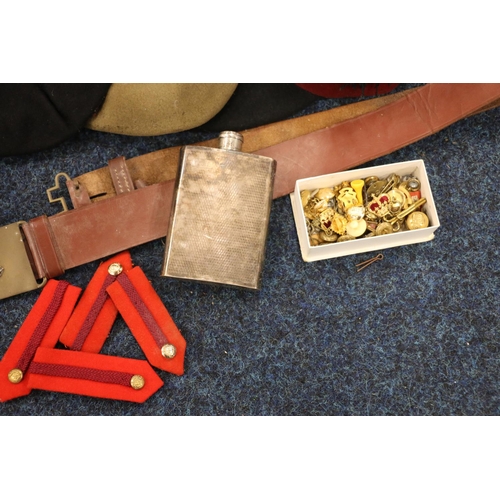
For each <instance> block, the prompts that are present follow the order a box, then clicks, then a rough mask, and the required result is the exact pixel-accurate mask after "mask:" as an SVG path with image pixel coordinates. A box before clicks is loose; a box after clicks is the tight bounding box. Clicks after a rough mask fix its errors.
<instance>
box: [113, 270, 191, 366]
mask: <svg viewBox="0 0 500 500" xmlns="http://www.w3.org/2000/svg"><path fill="white" fill-rule="evenodd" d="M107 291H108V293H109V295H110V296H111V298H112V299H113V302H114V303H115V305H116V307H117V308H118V310H119V312H120V314H121V315H122V316H123V319H124V320H125V321H126V323H127V325H128V327H129V328H130V330H131V331H132V334H133V335H134V337H135V339H136V340H137V342H138V343H139V345H140V346H141V349H142V350H143V352H144V354H145V355H146V357H147V359H148V361H149V362H150V363H151V364H152V365H153V366H156V367H157V368H160V369H161V370H164V371H167V372H170V373H173V374H175V375H182V374H183V373H184V356H185V352H186V341H185V339H184V337H183V336H182V335H181V332H180V331H179V329H178V328H177V326H176V325H175V323H174V321H173V319H172V318H171V316H170V314H169V312H168V311H167V309H166V307H165V306H164V304H163V302H162V301H161V299H160V297H159V296H158V294H157V293H156V291H155V290H154V288H153V287H152V285H151V283H150V282H149V280H148V279H147V277H146V275H145V274H144V272H143V271H142V269H141V268H140V267H134V268H133V269H132V270H130V271H128V272H127V273H122V274H120V275H119V276H118V277H117V280H116V281H115V282H114V283H113V284H112V285H110V286H109V287H108V288H107ZM168 344H170V345H172V346H174V347H175V351H176V352H175V355H174V356H173V357H172V358H168V357H165V356H164V355H163V354H162V348H163V347H164V346H166V345H167V348H168Z"/></svg>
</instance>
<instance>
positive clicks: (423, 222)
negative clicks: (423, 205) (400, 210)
mask: <svg viewBox="0 0 500 500" xmlns="http://www.w3.org/2000/svg"><path fill="white" fill-rule="evenodd" d="M405 222H406V227H407V228H408V229H424V228H426V227H427V226H428V225H429V217H427V215H425V214H424V212H412V213H411V214H410V215H408V217H407V218H406V221H405Z"/></svg>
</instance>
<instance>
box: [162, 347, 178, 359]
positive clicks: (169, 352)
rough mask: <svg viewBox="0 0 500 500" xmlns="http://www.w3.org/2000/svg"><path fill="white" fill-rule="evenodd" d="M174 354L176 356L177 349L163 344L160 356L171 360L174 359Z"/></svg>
mask: <svg viewBox="0 0 500 500" xmlns="http://www.w3.org/2000/svg"><path fill="white" fill-rule="evenodd" d="M176 354H177V349H176V348H175V346H174V345H172V344H165V345H164V346H163V347H162V348H161V355H162V356H163V357H164V358H168V359H172V358H173V357H175V355H176Z"/></svg>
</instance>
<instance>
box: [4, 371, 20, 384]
mask: <svg viewBox="0 0 500 500" xmlns="http://www.w3.org/2000/svg"><path fill="white" fill-rule="evenodd" d="M7 377H8V378H9V382H11V383H12V384H19V382H21V380H22V379H23V372H22V371H21V370H20V369H19V368H14V369H13V370H11V371H10V372H9V374H8V375H7Z"/></svg>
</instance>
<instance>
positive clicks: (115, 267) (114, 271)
mask: <svg viewBox="0 0 500 500" xmlns="http://www.w3.org/2000/svg"><path fill="white" fill-rule="evenodd" d="M122 271H123V267H122V265H121V264H120V263H119V262H114V263H113V264H111V265H110V266H109V267H108V273H109V274H111V276H118V275H119V274H121V272H122Z"/></svg>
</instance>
